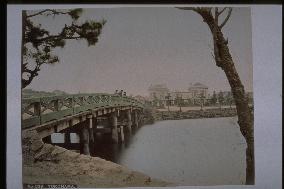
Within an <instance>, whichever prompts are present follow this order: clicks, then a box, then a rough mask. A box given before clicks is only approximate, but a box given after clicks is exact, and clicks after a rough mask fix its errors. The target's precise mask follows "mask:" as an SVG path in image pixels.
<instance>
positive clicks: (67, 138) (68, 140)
mask: <svg viewBox="0 0 284 189" xmlns="http://www.w3.org/2000/svg"><path fill="white" fill-rule="evenodd" d="M64 144H65V145H70V144H71V138H70V132H69V131H66V132H65V133H64Z"/></svg>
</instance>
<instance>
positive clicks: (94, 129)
mask: <svg viewBox="0 0 284 189" xmlns="http://www.w3.org/2000/svg"><path fill="white" fill-rule="evenodd" d="M92 123H93V136H94V140H95V137H96V130H97V118H96V117H94V116H93V118H92Z"/></svg>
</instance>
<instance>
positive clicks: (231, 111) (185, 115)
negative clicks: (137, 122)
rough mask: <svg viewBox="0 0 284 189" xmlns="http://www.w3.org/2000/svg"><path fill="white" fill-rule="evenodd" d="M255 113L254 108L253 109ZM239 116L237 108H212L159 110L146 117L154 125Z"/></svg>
mask: <svg viewBox="0 0 284 189" xmlns="http://www.w3.org/2000/svg"><path fill="white" fill-rule="evenodd" d="M252 111H253V108H252ZM235 116H237V110H236V108H235V107H234V108H233V107H232V108H221V109H220V108H211V109H205V110H189V111H182V112H180V111H160V110H157V109H152V110H150V111H149V112H148V113H147V115H146V116H145V117H144V122H145V123H146V124H152V123H154V122H156V121H162V120H182V119H202V118H220V117H235Z"/></svg>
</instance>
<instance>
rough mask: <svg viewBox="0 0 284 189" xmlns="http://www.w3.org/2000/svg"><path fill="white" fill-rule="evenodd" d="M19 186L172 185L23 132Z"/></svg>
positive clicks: (29, 132) (31, 133)
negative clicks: (20, 182) (21, 182)
mask: <svg viewBox="0 0 284 189" xmlns="http://www.w3.org/2000/svg"><path fill="white" fill-rule="evenodd" d="M22 135H23V141H22V146H23V183H26V184H74V185H77V186H78V187H82V188H90V187H92V188H95V187H154V186H174V185H173V184H171V183H167V182H164V181H161V180H158V179H154V178H151V177H149V176H147V175H145V174H142V173H139V172H136V171H132V170H129V169H128V168H126V167H123V166H121V165H118V164H115V163H113V162H110V161H106V160H104V159H101V158H98V157H91V156H87V155H82V154H79V153H76V152H72V151H69V150H67V149H65V148H61V147H58V146H55V145H51V144H45V143H43V142H42V140H41V139H40V138H39V137H38V135H37V133H36V132H35V131H28V132H23V134H22Z"/></svg>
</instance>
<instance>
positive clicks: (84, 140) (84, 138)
mask: <svg viewBox="0 0 284 189" xmlns="http://www.w3.org/2000/svg"><path fill="white" fill-rule="evenodd" d="M81 132H82V134H81V138H80V143H81V146H82V148H83V149H82V151H83V154H85V155H90V148H89V129H88V127H86V125H83V128H82V131H81Z"/></svg>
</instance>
